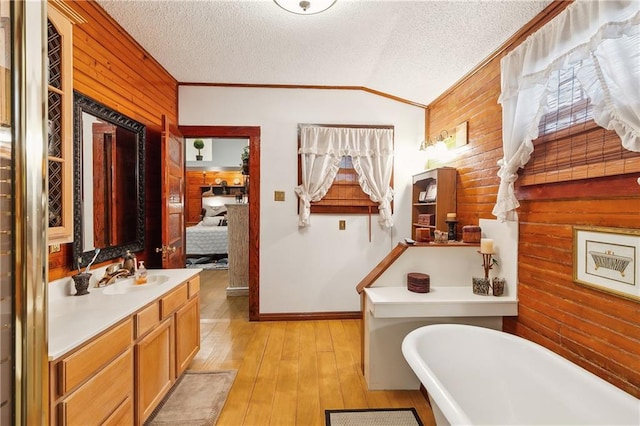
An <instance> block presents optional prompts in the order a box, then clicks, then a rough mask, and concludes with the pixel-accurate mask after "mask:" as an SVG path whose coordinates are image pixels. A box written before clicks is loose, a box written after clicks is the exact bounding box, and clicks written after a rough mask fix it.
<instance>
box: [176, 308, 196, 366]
mask: <svg viewBox="0 0 640 426" xmlns="http://www.w3.org/2000/svg"><path fill="white" fill-rule="evenodd" d="M199 350H200V298H199V297H198V296H196V297H194V298H192V299H191V300H190V301H189V302H188V303H187V304H186V305H185V306H183V307H182V308H180V309H179V310H178V311H177V312H176V377H178V376H180V374H182V372H183V371H184V370H186V368H187V366H188V365H189V363H190V362H191V360H192V359H193V357H194V356H195V355H196V353H198V351H199Z"/></svg>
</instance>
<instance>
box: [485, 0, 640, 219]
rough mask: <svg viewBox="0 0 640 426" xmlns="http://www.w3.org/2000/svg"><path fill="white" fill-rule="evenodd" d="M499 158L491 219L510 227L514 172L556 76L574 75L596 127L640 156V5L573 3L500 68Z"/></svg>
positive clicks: (581, 0) (527, 149)
mask: <svg viewBox="0 0 640 426" xmlns="http://www.w3.org/2000/svg"><path fill="white" fill-rule="evenodd" d="M500 65H501V85H502V87H501V89H502V92H501V95H500V99H499V102H500V103H501V104H502V126H503V134H502V139H503V150H504V156H503V158H502V159H501V160H500V161H499V162H498V165H499V166H500V170H499V171H498V176H499V177H500V187H499V189H498V198H497V202H496V205H495V207H494V209H493V214H494V215H495V216H497V217H498V218H499V219H501V220H514V219H515V217H516V215H515V209H516V208H517V207H518V206H519V203H518V200H517V199H516V198H515V195H514V182H515V181H516V180H517V178H518V175H517V172H518V169H519V168H521V167H523V166H524V165H525V164H526V163H527V162H528V161H529V158H530V156H531V153H532V152H533V143H532V141H533V140H534V139H536V138H537V137H538V124H539V122H540V119H541V117H542V116H543V115H544V114H545V113H547V112H548V105H547V98H548V96H549V94H550V93H553V92H554V91H555V90H557V88H558V84H559V81H558V78H557V76H558V70H562V69H565V68H567V67H569V66H575V67H576V68H577V74H576V75H577V78H578V80H579V82H580V84H581V86H582V88H583V90H584V92H585V94H586V95H587V97H588V98H589V99H590V101H591V103H592V104H593V106H594V108H593V115H594V120H595V122H596V123H597V124H598V125H599V126H601V127H604V128H606V129H609V130H615V131H616V133H617V134H618V135H619V136H620V139H621V142H622V145H623V146H624V147H625V148H626V149H628V150H632V151H640V2H638V1H589V0H576V1H575V2H574V3H573V4H571V5H570V6H568V7H567V9H566V10H564V11H563V12H562V13H561V14H560V15H558V16H557V17H556V18H554V19H553V20H552V21H550V22H549V23H548V24H547V25H545V26H544V27H543V28H541V29H540V30H538V31H537V32H535V33H534V34H532V35H531V36H529V38H527V40H525V41H524V42H523V43H522V44H521V45H520V46H518V47H517V48H516V49H514V50H513V51H512V52H510V53H509V54H508V55H506V56H505V57H504V58H502V60H501V64H500Z"/></svg>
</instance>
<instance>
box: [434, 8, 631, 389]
mask: <svg viewBox="0 0 640 426" xmlns="http://www.w3.org/2000/svg"><path fill="white" fill-rule="evenodd" d="M567 4H568V3H567V2H554V3H553V4H551V5H550V6H549V8H547V9H546V12H547V13H546V14H545V16H539V17H538V18H536V19H534V21H535V22H537V24H536V25H531V26H528V27H527V28H528V29H527V31H524V32H521V33H520V34H519V36H518V39H517V40H516V41H515V42H514V43H513V44H512V46H517V45H518V44H519V43H520V42H521V41H522V40H524V38H525V37H526V36H527V35H528V34H530V33H531V32H533V31H535V30H537V29H538V28H539V27H540V25H541V24H542V23H544V22H547V21H548V20H549V19H551V17H552V16H555V14H557V13H559V12H560V11H561V10H562V9H564V7H565V6H566V5H567ZM532 22H533V21H532ZM511 48H512V47H509V48H507V49H505V51H504V52H506V51H508V50H509V49H511ZM504 52H502V53H501V54H497V55H496V56H495V57H493V58H492V59H491V60H488V61H486V62H485V63H484V65H483V66H482V67H480V68H479V69H477V70H474V72H472V73H470V75H469V76H468V77H467V78H465V79H463V80H462V81H461V82H459V83H458V84H456V85H455V86H453V87H452V88H451V89H450V90H448V91H447V92H446V93H444V94H443V95H442V96H440V97H439V98H438V99H436V100H435V101H434V102H433V103H432V104H431V105H429V107H428V109H429V114H428V115H427V117H428V121H427V123H426V128H427V129H428V130H429V131H428V134H429V135H430V136H431V137H433V136H434V135H436V134H438V133H439V132H440V131H441V130H442V129H447V130H448V131H451V130H453V129H455V126H456V125H457V124H459V123H461V122H463V121H468V140H469V144H468V145H467V146H466V147H465V148H463V149H462V150H460V154H459V156H458V157H457V158H456V159H455V160H453V161H451V162H450V163H448V164H447V165H449V166H452V167H455V168H456V169H457V170H458V179H457V182H458V183H457V194H458V195H457V210H458V211H457V214H458V220H459V221H460V224H461V225H466V224H477V223H478V222H477V221H478V219H479V218H487V219H494V216H493V215H492V213H491V211H492V209H493V206H494V203H495V200H496V196H497V191H498V185H499V179H498V177H497V175H496V173H497V171H498V166H497V161H498V160H499V159H500V158H502V155H503V153H502V122H501V120H502V117H501V107H500V105H499V104H498V103H497V102H498V96H499V93H500V80H499V78H500V67H499V60H500V58H501V57H502V56H503V55H504ZM609 166H611V169H610V171H612V172H615V173H618V174H619V175H616V176H610V177H605V178H598V179H590V180H581V181H576V182H566V183H557V184H546V185H534V186H531V187H526V188H520V187H518V188H517V197H518V199H519V200H520V204H521V205H520V208H519V209H518V215H519V238H520V241H519V244H518V250H519V252H518V280H519V283H518V286H519V294H518V298H519V315H518V316H517V317H507V318H505V319H504V322H503V329H504V330H505V331H507V332H510V333H513V334H516V335H519V336H521V337H524V338H526V339H529V340H532V341H534V342H536V343H539V344H541V345H543V346H545V347H547V348H549V349H551V350H553V351H554V352H557V353H559V354H560V355H562V356H564V357H565V358H568V359H569V360H571V361H573V362H575V363H576V364H578V365H580V366H582V367H584V368H586V369H588V370H590V371H592V372H593V373H595V374H597V375H598V376H600V377H602V378H604V379H605V380H608V381H609V382H611V383H613V384H614V385H616V386H618V387H620V388H622V389H624V390H625V391H627V392H629V393H631V394H632V395H634V396H636V397H640V352H639V351H638V350H637V348H638V347H640V315H638V312H639V311H640V304H639V303H638V302H637V301H632V300H629V299H624V298H621V297H617V296H615V295H612V294H609V293H604V292H601V291H598V290H596V289H593V288H589V287H585V286H581V285H577V284H576V283H574V282H573V226H575V225H593V226H613V227H628V228H638V226H639V224H638V211H640V190H639V187H638V184H637V183H636V182H635V180H636V179H637V175H633V174H620V173H625V172H626V169H625V167H624V165H620V164H619V163H618V164H610V165H607V167H609ZM630 167H633V166H630ZM583 173H585V174H586V173H589V170H585V171H583Z"/></svg>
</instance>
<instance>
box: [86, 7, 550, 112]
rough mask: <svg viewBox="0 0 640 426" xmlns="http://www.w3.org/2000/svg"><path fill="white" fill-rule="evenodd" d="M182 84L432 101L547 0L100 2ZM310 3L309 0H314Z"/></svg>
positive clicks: (487, 54)
mask: <svg viewBox="0 0 640 426" xmlns="http://www.w3.org/2000/svg"><path fill="white" fill-rule="evenodd" d="M97 1H98V3H99V4H100V5H101V6H102V7H103V8H104V9H105V10H106V11H107V12H108V13H109V14H110V15H111V16H112V17H113V18H114V19H115V20H116V21H117V22H118V23H120V25H122V27H123V28H124V29H125V30H126V31H127V32H128V33H129V34H131V35H132V36H133V37H134V38H135V39H136V40H137V41H138V42H139V43H140V44H141V45H142V46H143V47H144V48H145V49H146V50H147V51H148V52H149V53H150V54H151V55H153V57H154V58H155V59H156V60H157V61H158V62H159V63H160V64H162V65H163V66H164V67H165V69H166V70H167V71H168V72H169V73H170V74H171V75H173V77H174V78H175V79H176V80H178V82H181V83H183V82H191V83H194V82H196V83H245V84H293V85H324V86H364V87H367V88H369V89H373V90H378V91H381V92H385V93H388V94H390V95H393V96H397V97H400V98H404V99H408V100H411V101H414V102H417V103H420V104H428V103H430V102H431V101H432V100H433V99H435V98H436V97H438V96H439V95H440V94H441V93H442V92H444V91H445V90H446V89H447V88H449V87H450V86H452V85H453V84H454V83H455V82H456V81H458V80H459V79H460V78H461V77H462V76H464V75H465V74H466V73H467V72H468V71H470V70H471V69H473V68H474V67H475V66H476V65H477V64H478V63H480V62H481V61H482V60H483V59H485V58H486V57H487V56H489V55H490V54H491V53H492V52H493V51H494V50H495V49H497V48H498V47H499V46H500V45H501V44H502V43H504V42H505V41H506V40H507V39H509V37H511V35H513V34H514V33H515V32H516V31H518V29H520V28H521V27H522V26H523V25H525V24H526V23H527V22H528V21H530V20H531V19H532V18H533V17H534V16H536V15H537V14H538V13H539V12H540V11H541V10H542V9H544V7H546V6H547V5H548V4H549V3H551V1H549V0H545V1H533V0H510V1H504V0H482V1H475V0H469V1H436V0H422V1H394V0H377V1H371V0H338V1H337V3H336V4H335V5H334V6H333V7H332V8H330V9H329V10H327V11H326V12H323V13H321V14H318V15H309V16H303V15H295V14H292V13H288V12H286V11H284V10H283V9H281V8H280V7H278V6H277V5H276V4H275V3H274V2H273V1H271V0H237V1H220V0H198V1H187V0H184V1H180V0H173V1H159V0H97ZM312 1H313V0H312Z"/></svg>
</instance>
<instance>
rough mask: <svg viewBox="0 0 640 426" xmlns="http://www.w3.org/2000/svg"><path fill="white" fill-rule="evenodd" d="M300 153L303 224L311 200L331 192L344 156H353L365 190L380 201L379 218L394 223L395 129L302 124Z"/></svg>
mask: <svg viewBox="0 0 640 426" xmlns="http://www.w3.org/2000/svg"><path fill="white" fill-rule="evenodd" d="M298 153H299V154H300V155H301V168H302V184H301V185H299V186H297V187H296V188H295V191H296V194H298V197H299V199H300V213H299V221H298V224H299V226H301V227H304V226H307V225H309V224H310V222H309V218H310V215H311V202H312V201H320V200H321V199H322V198H323V197H324V196H325V195H326V194H327V191H328V190H329V188H330V187H331V185H332V184H333V181H334V179H335V177H336V174H337V173H338V169H339V164H340V159H341V158H342V157H344V156H350V157H351V159H352V162H353V168H354V169H355V171H356V173H357V174H358V183H359V184H360V187H361V188H362V190H363V191H364V193H365V194H367V195H368V196H369V198H370V199H371V201H373V202H376V203H378V213H379V220H378V222H379V223H380V224H381V225H382V226H385V227H390V226H392V225H393V220H392V218H391V201H392V200H393V189H392V188H391V187H390V183H391V175H392V172H393V129H390V128H360V127H326V126H314V125H305V126H301V127H300V149H299V151H298Z"/></svg>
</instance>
